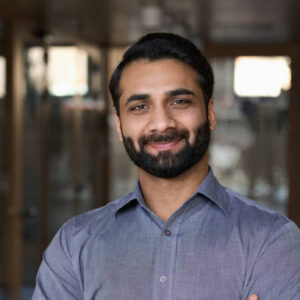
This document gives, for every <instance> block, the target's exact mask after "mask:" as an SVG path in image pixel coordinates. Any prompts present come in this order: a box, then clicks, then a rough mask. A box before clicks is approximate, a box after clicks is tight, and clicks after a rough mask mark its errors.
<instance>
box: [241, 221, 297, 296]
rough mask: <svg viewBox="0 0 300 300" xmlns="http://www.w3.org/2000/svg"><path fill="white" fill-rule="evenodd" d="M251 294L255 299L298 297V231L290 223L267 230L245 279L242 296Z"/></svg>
mask: <svg viewBox="0 0 300 300" xmlns="http://www.w3.org/2000/svg"><path fill="white" fill-rule="evenodd" d="M252 293H257V294H258V295H259V297H260V298H259V299H266V298H268V299H271V300H299V299H300V231H299V229H298V228H297V226H296V225H295V224H294V223H292V222H288V223H286V224H285V225H283V226H281V227H279V228H278V229H276V230H275V231H271V232H270V233H269V235H268V237H267V239H266V241H265V243H264V245H263V246H262V248H261V249H260V251H259V253H258V255H257V257H256V258H255V262H254V264H253V267H252V270H251V273H250V275H249V276H248V278H247V284H246V287H245V289H244V294H243V297H244V298H243V299H245V298H247V296H249V295H250V294H252Z"/></svg>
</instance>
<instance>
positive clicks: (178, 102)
mask: <svg viewBox="0 0 300 300" xmlns="http://www.w3.org/2000/svg"><path fill="white" fill-rule="evenodd" d="M190 103H191V101H190V100H188V99H175V100H174V101H172V103H171V104H172V105H176V106H177V105H178V106H179V105H180V106H183V105H188V104H190Z"/></svg>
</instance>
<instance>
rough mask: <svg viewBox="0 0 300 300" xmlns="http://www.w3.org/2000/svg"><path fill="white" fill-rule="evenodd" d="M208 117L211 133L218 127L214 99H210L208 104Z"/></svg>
mask: <svg viewBox="0 0 300 300" xmlns="http://www.w3.org/2000/svg"><path fill="white" fill-rule="evenodd" d="M207 116H208V122H209V128H210V130H211V131H213V130H215V129H216V125H217V116H216V112H215V104H214V100H213V99H210V100H209V102H208V110H207Z"/></svg>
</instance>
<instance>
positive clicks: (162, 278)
mask: <svg viewBox="0 0 300 300" xmlns="http://www.w3.org/2000/svg"><path fill="white" fill-rule="evenodd" d="M159 281H160V282H166V281H167V277H166V276H161V277H160V278H159Z"/></svg>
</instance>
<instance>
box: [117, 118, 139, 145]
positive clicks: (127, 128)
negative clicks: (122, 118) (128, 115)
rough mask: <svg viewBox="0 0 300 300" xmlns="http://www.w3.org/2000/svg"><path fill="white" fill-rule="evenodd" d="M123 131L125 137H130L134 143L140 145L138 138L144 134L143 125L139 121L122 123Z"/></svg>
mask: <svg viewBox="0 0 300 300" xmlns="http://www.w3.org/2000/svg"><path fill="white" fill-rule="evenodd" d="M122 132H123V135H124V137H125V138H126V137H129V138H131V139H132V140H133V143H134V145H135V146H136V147H138V139H139V138H140V137H141V136H142V134H143V131H142V126H141V124H140V123H139V122H124V123H123V124H122Z"/></svg>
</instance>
